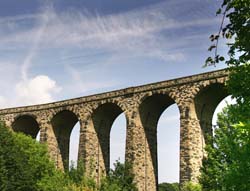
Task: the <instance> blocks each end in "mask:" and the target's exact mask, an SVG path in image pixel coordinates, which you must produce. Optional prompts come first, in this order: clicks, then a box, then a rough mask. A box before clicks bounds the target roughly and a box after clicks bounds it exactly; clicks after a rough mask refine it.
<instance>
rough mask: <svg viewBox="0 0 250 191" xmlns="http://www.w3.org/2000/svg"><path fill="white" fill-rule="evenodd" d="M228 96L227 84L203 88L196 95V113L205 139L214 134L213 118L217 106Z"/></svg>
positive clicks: (208, 85) (212, 84)
mask: <svg viewBox="0 0 250 191" xmlns="http://www.w3.org/2000/svg"><path fill="white" fill-rule="evenodd" d="M228 95H229V93H228V91H227V89H226V86H225V84H223V83H218V82H214V83H209V84H207V85H205V86H202V87H201V88H200V90H199V92H198V93H197V94H196V95H195V97H194V106H195V112H196V115H197V118H198V120H199V122H200V126H201V129H202V131H203V133H204V134H205V138H206V134H207V133H208V134H210V135H211V133H212V118H213V114H214V111H215V109H216V107H217V105H218V104H219V103H220V102H221V101H222V100H223V99H224V98H226V97H227V96H228Z"/></svg>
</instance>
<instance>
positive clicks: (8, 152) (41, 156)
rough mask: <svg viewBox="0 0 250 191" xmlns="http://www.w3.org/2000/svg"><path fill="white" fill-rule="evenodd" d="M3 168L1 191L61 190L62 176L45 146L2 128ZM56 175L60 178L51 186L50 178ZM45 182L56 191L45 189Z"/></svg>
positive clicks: (0, 170)
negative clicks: (49, 183) (50, 158)
mask: <svg viewBox="0 0 250 191" xmlns="http://www.w3.org/2000/svg"><path fill="white" fill-rule="evenodd" d="M0 164H1V166H0V190H2V191H5V190H6V191H9V190H17V191H36V190H41V191H42V190H46V191H49V190H60V185H61V182H62V181H61V182H60V181H59V180H61V178H59V177H60V176H61V175H60V173H59V172H57V171H56V169H55V167H54V164H53V163H52V162H51V161H50V160H49V157H48V154H47V150H46V146H45V145H42V144H39V143H38V142H37V141H36V140H34V139H32V138H31V137H28V136H25V135H23V134H16V133H13V132H11V131H10V130H9V129H8V128H7V127H5V126H4V125H3V124H1V125H0ZM58 173H59V174H58ZM57 174H58V175H57ZM55 175H56V177H58V176H59V177H58V178H57V181H55V182H52V181H51V179H50V178H51V177H54V176H55ZM56 177H55V178H56ZM46 180H47V181H46ZM44 182H46V184H47V183H48V182H51V183H53V185H54V187H53V188H51V189H43V185H45V184H44ZM51 187H52V186H51Z"/></svg>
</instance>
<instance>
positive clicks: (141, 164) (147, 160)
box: [126, 105, 157, 191]
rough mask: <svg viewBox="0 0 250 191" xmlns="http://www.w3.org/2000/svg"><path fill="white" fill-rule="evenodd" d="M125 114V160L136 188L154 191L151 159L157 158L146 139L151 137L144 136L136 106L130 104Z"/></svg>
mask: <svg viewBox="0 0 250 191" xmlns="http://www.w3.org/2000/svg"><path fill="white" fill-rule="evenodd" d="M126 116H127V120H128V121H127V138H126V160H127V161H128V162H130V163H131V164H132V170H133V173H134V174H135V183H136V185H137V187H138V190H139V191H149V190H150V191H155V190H157V186H156V175H155V170H154V165H153V160H155V159H157V157H154V156H153V155H155V154H156V153H151V152H150V147H149V145H152V143H151V144H150V143H149V142H148V141H149V140H151V139H148V138H147V136H146V133H145V130H144V127H143V125H142V122H141V119H140V114H139V108H138V106H137V105H133V106H130V108H129V110H128V111H127V112H126ZM150 137H151V136H150ZM155 138H156V137H155ZM152 156H153V157H152Z"/></svg>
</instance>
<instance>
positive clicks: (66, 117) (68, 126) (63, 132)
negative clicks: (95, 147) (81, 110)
mask: <svg viewBox="0 0 250 191" xmlns="http://www.w3.org/2000/svg"><path fill="white" fill-rule="evenodd" d="M78 121H79V119H78V117H77V115H76V114H75V113H74V112H72V111H70V110H60V111H59V112H57V113H56V114H55V115H54V116H53V118H52V119H51V125H52V129H53V132H54V135H55V137H56V141H57V144H58V148H59V151H60V154H61V157H62V161H63V166H64V169H68V167H69V142H70V134H71V131H72V129H73V127H74V126H75V124H76V123H77V122H78Z"/></svg>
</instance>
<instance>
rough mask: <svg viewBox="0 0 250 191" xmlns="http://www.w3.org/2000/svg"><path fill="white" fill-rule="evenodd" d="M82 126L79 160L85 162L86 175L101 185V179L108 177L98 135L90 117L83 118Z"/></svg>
mask: <svg viewBox="0 0 250 191" xmlns="http://www.w3.org/2000/svg"><path fill="white" fill-rule="evenodd" d="M80 125H81V127H80V143H79V154H78V160H82V161H83V163H84V166H85V170H86V175H87V176H88V177H92V178H94V179H95V181H96V183H97V184H98V185H99V184H100V181H101V178H102V177H103V176H105V175H106V169H105V164H104V158H103V154H102V150H101V146H100V143H99V139H98V135H97V133H96V131H95V128H94V125H93V121H92V119H91V118H90V117H87V116H86V117H84V118H82V119H81V120H80Z"/></svg>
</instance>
